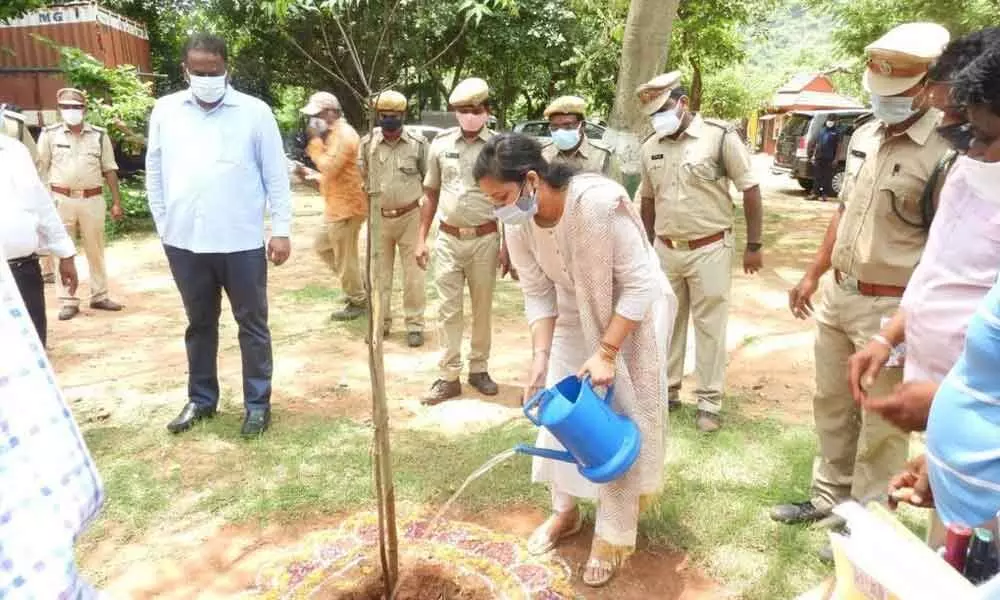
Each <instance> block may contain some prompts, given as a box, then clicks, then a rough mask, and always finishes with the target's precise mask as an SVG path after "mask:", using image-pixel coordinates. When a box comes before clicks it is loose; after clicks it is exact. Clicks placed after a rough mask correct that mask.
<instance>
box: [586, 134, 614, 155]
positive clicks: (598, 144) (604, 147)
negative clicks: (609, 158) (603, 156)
mask: <svg viewBox="0 0 1000 600" xmlns="http://www.w3.org/2000/svg"><path fill="white" fill-rule="evenodd" d="M587 141H588V142H590V145H591V146H593V147H595V148H597V149H598V150H603V151H604V152H607V153H608V154H611V153H613V152H614V150H612V149H611V146H609V145H607V144H605V143H604V142H603V141H601V140H592V139H590V138H588V139H587Z"/></svg>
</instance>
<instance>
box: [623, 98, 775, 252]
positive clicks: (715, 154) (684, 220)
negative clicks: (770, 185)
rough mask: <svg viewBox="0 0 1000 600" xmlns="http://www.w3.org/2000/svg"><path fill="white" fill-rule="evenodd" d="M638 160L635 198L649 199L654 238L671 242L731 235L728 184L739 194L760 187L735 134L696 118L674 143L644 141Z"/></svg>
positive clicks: (666, 138)
mask: <svg viewBox="0 0 1000 600" xmlns="http://www.w3.org/2000/svg"><path fill="white" fill-rule="evenodd" d="M712 123H715V122H714V121H713V122H712ZM641 160H642V184H641V185H640V186H639V196H640V197H642V198H653V199H654V202H655V207H656V222H655V225H654V228H655V232H656V235H657V236H661V237H667V238H670V239H671V240H677V241H691V240H697V239H701V238H703V237H708V236H710V235H713V234H716V233H718V232H720V231H723V230H725V229H732V227H733V199H732V198H731V197H730V195H729V183H730V181H731V182H732V183H733V184H735V185H736V188H737V189H738V190H740V191H746V190H749V189H750V188H752V187H755V186H757V185H758V183H759V182H758V180H757V178H756V177H755V176H754V174H753V170H752V168H751V163H750V152H749V151H748V150H747V147H746V146H745V145H744V144H743V140H741V139H740V136H739V134H737V133H736V132H735V131H733V130H732V129H730V128H729V126H728V125H725V126H723V127H717V126H716V125H715V124H710V123H707V122H706V121H705V120H704V119H702V118H701V117H700V116H698V115H696V116H695V117H694V119H693V120H692V121H691V124H690V125H688V127H687V129H685V130H684V132H683V133H681V134H680V136H679V137H678V138H677V139H671V138H670V136H657V135H656V134H653V136H651V137H649V138H648V139H647V140H646V141H645V142H644V143H643V144H642V152H641Z"/></svg>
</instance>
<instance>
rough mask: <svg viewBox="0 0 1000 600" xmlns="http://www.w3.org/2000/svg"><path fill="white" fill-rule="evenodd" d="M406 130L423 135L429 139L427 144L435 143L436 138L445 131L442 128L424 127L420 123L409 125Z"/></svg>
mask: <svg viewBox="0 0 1000 600" xmlns="http://www.w3.org/2000/svg"><path fill="white" fill-rule="evenodd" d="M406 128H407V129H409V130H410V131H413V132H415V133H419V134H420V135H422V136H424V137H425V138H427V143H431V142H433V141H434V138H436V137H437V136H438V134H439V133H441V132H442V131H444V129H442V128H440V127H435V126H433V125H423V124H419V123H418V124H416V125H409V124H407V125H406Z"/></svg>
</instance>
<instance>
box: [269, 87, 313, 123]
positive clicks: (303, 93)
mask: <svg viewBox="0 0 1000 600" xmlns="http://www.w3.org/2000/svg"><path fill="white" fill-rule="evenodd" d="M276 96H277V106H276V107H275V109H274V116H275V118H276V119H277V121H278V128H279V129H281V133H282V134H288V133H291V132H293V131H296V130H297V129H298V128H299V124H300V123H301V122H302V113H301V112H299V111H300V109H301V108H302V107H303V106H305V105H306V102H307V101H308V99H309V90H307V89H306V88H304V87H302V86H298V85H285V86H280V87H279V88H278V93H277V94H276Z"/></svg>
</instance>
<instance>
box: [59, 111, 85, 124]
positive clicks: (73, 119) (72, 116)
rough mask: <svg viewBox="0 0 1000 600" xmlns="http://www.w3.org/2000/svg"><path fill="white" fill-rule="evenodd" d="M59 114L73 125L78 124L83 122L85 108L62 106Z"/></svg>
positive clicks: (67, 122)
mask: <svg viewBox="0 0 1000 600" xmlns="http://www.w3.org/2000/svg"><path fill="white" fill-rule="evenodd" d="M59 115H60V116H61V117H62V120H63V121H64V122H65V123H66V124H67V125H71V126H74V127H75V126H77V125H79V124H80V123H83V109H82V108H62V109H59Z"/></svg>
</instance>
